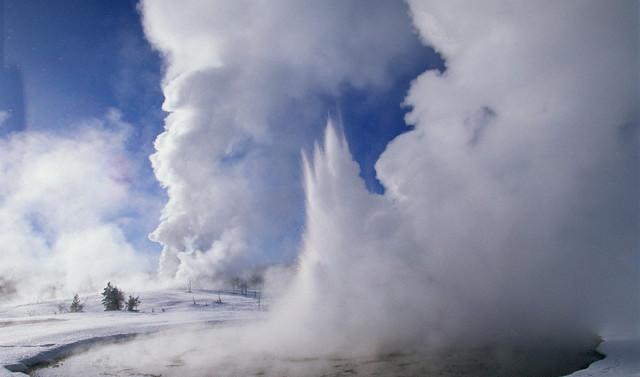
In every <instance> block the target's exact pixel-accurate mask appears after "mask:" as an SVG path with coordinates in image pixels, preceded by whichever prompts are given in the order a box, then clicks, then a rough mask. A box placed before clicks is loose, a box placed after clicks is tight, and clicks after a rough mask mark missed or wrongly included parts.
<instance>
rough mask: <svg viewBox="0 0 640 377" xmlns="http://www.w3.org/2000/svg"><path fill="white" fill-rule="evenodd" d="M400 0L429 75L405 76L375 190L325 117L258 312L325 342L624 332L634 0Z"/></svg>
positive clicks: (634, 114) (631, 263)
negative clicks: (289, 240)
mask: <svg viewBox="0 0 640 377" xmlns="http://www.w3.org/2000/svg"><path fill="white" fill-rule="evenodd" d="M410 5H411V12H412V15H413V18H414V21H415V24H416V26H417V27H418V29H419V30H420V32H421V35H422V36H423V37H424V38H425V41H427V42H428V43H431V44H433V45H434V47H435V48H436V49H437V50H438V51H440V52H441V53H442V54H443V55H444V57H445V58H446V59H447V71H446V72H445V73H444V74H439V73H437V72H426V73H424V74H423V75H421V76H420V77H419V78H418V79H417V80H416V81H415V83H414V85H413V87H412V88H411V90H410V92H409V95H408V97H407V100H406V103H407V105H410V106H411V108H412V111H411V113H410V114H409V115H408V117H407V121H408V122H409V123H411V124H413V125H415V130H414V131H412V132H409V133H406V134H404V135H402V136H400V137H398V138H396V139H395V140H394V141H393V142H392V143H391V144H390V145H389V147H388V148H387V150H386V151H385V153H384V154H383V155H382V156H381V158H380V160H379V161H378V163H377V165H376V166H377V171H378V175H379V177H380V179H381V181H382V183H383V184H384V185H385V187H387V189H388V191H387V193H386V194H385V195H384V196H383V197H379V196H375V195H372V194H370V193H368V192H367V191H366V190H365V188H364V187H363V184H362V182H359V180H358V177H357V167H356V165H355V164H354V163H353V162H352V161H351V159H350V156H349V153H348V150H347V148H346V146H345V142H344V141H342V142H341V140H340V138H339V137H337V136H336V135H335V134H334V132H333V130H332V129H331V128H329V130H328V133H327V137H326V141H325V150H324V152H319V151H316V153H315V157H314V158H313V162H312V163H311V164H310V166H307V168H306V181H305V182H306V196H307V232H306V234H305V239H304V247H303V250H302V255H301V257H300V275H299V278H298V282H297V284H296V286H295V290H294V292H293V293H292V298H291V301H290V302H289V306H287V307H286V309H284V310H283V312H282V313H277V315H276V318H277V317H278V315H279V316H280V317H282V318H285V319H284V322H286V323H288V324H299V327H296V326H292V327H290V331H291V335H292V338H293V339H295V338H296V336H297V334H299V333H301V332H303V329H305V331H304V332H305V333H306V334H308V335H309V334H310V337H311V338H312V339H314V346H316V347H318V348H319V349H320V350H325V351H327V352H332V351H335V350H341V349H342V348H344V349H345V350H351V351H353V350H354V349H358V348H363V349H362V351H365V352H367V351H371V350H380V349H384V348H385V347H394V346H397V345H398V344H405V345H406V344H407V342H408V343H409V344H413V345H425V344H426V345H438V344H441V342H442V341H443V340H446V342H447V343H448V344H451V343H454V344H481V343H482V342H486V341H497V342H500V341H505V342H512V341H523V340H524V341H531V339H532V338H533V337H555V338H557V339H565V340H567V341H571V340H570V339H575V337H576V336H584V335H585V334H589V333H590V332H592V333H607V332H613V331H618V332H620V333H624V332H628V331H638V324H639V323H640V321H639V320H640V316H639V312H640V295H639V294H638V287H639V283H640V250H639V246H638V225H639V222H638V221H639V212H638V192H639V191H638V190H639V188H640V187H639V186H638V171H637V166H638V165H637V163H638V154H637V153H638V143H637V142H638V140H637V128H638V109H637V105H638V103H639V102H638V100H639V97H638V74H637V67H638V33H637V15H638V9H637V4H635V3H632V2H629V3H617V4H616V6H613V7H612V6H611V4H602V3H598V2H593V3H589V2H578V3H569V2H563V3H545V4H544V5H539V4H538V5H536V6H531V5H528V4H525V3H509V4H505V3H502V2H488V3H487V2H483V3H482V4H476V5H470V4H468V3H464V4H463V3H462V2H461V3H457V2H433V3H432V2H427V1H416V2H411V3H410ZM292 308H295V310H292ZM290 313H292V314H290ZM292 317H293V318H292ZM298 321H299V322H298ZM354 339H357V341H356V342H354ZM323 340H326V341H327V343H326V344H323ZM292 344H295V342H294V343H292ZM323 347H324V348H323Z"/></svg>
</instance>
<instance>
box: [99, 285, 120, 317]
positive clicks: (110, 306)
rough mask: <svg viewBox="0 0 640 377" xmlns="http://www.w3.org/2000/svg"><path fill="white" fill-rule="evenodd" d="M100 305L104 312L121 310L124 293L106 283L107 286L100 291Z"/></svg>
mask: <svg viewBox="0 0 640 377" xmlns="http://www.w3.org/2000/svg"><path fill="white" fill-rule="evenodd" d="M102 305H104V310H105V311H108V310H122V308H123V306H124V293H123V292H122V291H121V290H120V289H118V287H115V286H113V285H111V282H108V283H107V286H106V287H105V288H104V289H103V290H102Z"/></svg>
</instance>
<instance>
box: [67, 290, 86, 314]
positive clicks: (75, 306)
mask: <svg viewBox="0 0 640 377" xmlns="http://www.w3.org/2000/svg"><path fill="white" fill-rule="evenodd" d="M82 309H84V304H82V303H80V297H79V296H78V294H77V293H76V295H75V296H73V301H71V305H69V311H70V312H71V313H79V312H81V311H82Z"/></svg>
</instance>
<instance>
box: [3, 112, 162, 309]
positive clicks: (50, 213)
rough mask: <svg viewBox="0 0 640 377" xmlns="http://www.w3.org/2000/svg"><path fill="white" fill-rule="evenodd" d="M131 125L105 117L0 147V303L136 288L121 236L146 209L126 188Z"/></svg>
mask: <svg viewBox="0 0 640 377" xmlns="http://www.w3.org/2000/svg"><path fill="white" fill-rule="evenodd" d="M129 127H130V126H129V125H127V124H126V123H124V122H122V120H121V119H120V117H119V114H118V113H117V112H115V111H113V112H110V113H109V114H108V115H107V117H106V118H105V119H103V120H99V119H96V120H93V121H88V122H85V123H83V124H79V125H77V126H76V127H74V128H73V130H72V131H69V132H67V133H57V134H56V133H53V132H37V131H29V132H22V133H15V134H13V135H12V136H10V137H8V138H4V139H0V181H1V182H2V185H1V186H0V225H1V226H0V245H2V246H1V248H0V254H1V255H2V262H1V263H0V295H1V296H2V299H3V300H7V299H11V298H21V297H22V298H28V299H32V300H33V299H37V298H49V297H57V296H60V295H67V296H68V295H69V294H73V293H74V292H87V291H95V290H97V289H99V288H100V287H101V286H102V285H103V284H104V283H105V282H106V280H113V279H117V280H118V281H121V282H124V281H127V282H134V281H138V282H139V281H140V278H141V276H140V275H139V273H140V272H141V271H144V270H148V269H149V267H150V264H149V261H148V260H147V259H146V258H144V257H143V256H142V255H141V254H139V253H136V251H135V250H134V248H133V246H132V245H131V244H130V243H129V242H128V241H127V239H126V237H125V233H124V229H125V228H126V226H127V225H128V222H129V216H131V215H133V214H134V213H136V212H137V211H141V212H144V210H145V209H147V208H149V207H148V202H147V201H146V200H143V199H142V196H141V195H139V193H136V191H135V188H134V186H133V185H132V183H131V180H132V178H133V176H134V175H135V174H136V169H135V165H134V164H132V163H131V161H130V160H129V159H128V158H127V153H126V151H125V148H124V147H125V141H126V137H127V133H128V131H129Z"/></svg>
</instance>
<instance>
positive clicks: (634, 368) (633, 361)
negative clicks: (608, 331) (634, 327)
mask: <svg viewBox="0 0 640 377" xmlns="http://www.w3.org/2000/svg"><path fill="white" fill-rule="evenodd" d="M598 351H600V352H601V353H602V354H604V355H606V357H605V358H604V359H602V360H600V361H596V362H595V363H593V364H591V365H590V366H589V368H587V369H584V370H580V371H577V372H575V373H573V374H571V375H570V377H599V376H606V377H640V339H610V340H605V341H604V342H603V343H602V344H600V347H598Z"/></svg>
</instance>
